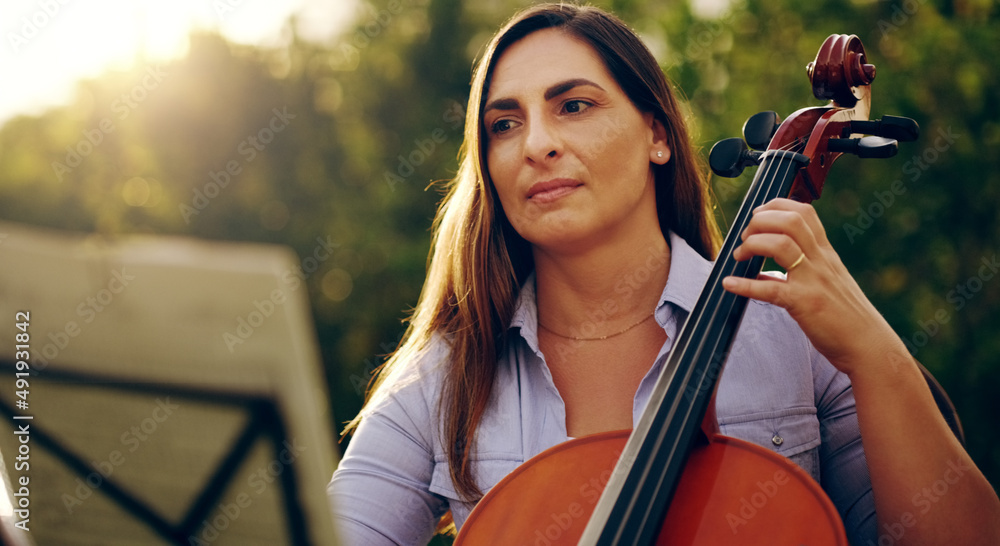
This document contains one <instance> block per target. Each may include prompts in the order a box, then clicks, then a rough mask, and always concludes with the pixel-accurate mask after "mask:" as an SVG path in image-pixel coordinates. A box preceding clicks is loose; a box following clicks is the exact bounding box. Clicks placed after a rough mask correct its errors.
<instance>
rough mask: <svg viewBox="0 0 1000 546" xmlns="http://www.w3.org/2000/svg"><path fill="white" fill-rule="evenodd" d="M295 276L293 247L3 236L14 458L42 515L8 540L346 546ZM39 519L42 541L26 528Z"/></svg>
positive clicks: (14, 228)
mask: <svg viewBox="0 0 1000 546" xmlns="http://www.w3.org/2000/svg"><path fill="white" fill-rule="evenodd" d="M297 266H298V259H297V257H296V256H295V255H294V253H292V252H291V251H290V250H288V249H286V248H284V247H278V246H271V245H258V244H232V243H217V242H206V241H199V240H191V239H182V238H167V237H153V236H131V237H127V238H124V239H121V240H118V241H108V240H106V239H103V238H100V237H96V236H85V235H72V234H63V233H56V232H48V231H45V230H40V229H35V228H28V227H25V226H20V225H15V224H4V223H0V454H2V455H3V463H4V464H3V467H4V470H6V473H7V476H6V479H7V480H8V487H9V488H10V491H11V492H12V493H13V496H12V497H10V499H11V501H12V503H13V508H14V509H15V510H18V509H19V508H21V507H23V506H25V504H24V503H25V502H27V510H29V512H27V513H25V512H20V513H19V512H17V511H15V512H14V514H6V515H4V517H3V520H4V523H5V524H6V525H5V526H6V527H7V529H8V530H9V531H11V533H12V534H13V535H14V536H15V537H17V539H25V538H27V539H28V540H30V541H33V542H35V543H37V544H185V545H190V544H199V545H207V544H212V545H216V544H334V543H336V542H335V540H334V530H333V523H332V517H331V512H330V509H329V505H328V500H327V497H326V494H325V485H326V483H327V482H328V481H329V478H330V475H331V473H332V471H333V468H334V467H335V466H336V461H337V459H336V451H335V449H334V441H333V438H332V432H331V426H332V419H331V416H330V415H329V404H328V400H327V394H326V390H325V387H324V385H325V381H324V378H323V374H322V370H321V366H320V361H319V357H318V350H317V344H316V340H315V334H314V329H313V324H312V320H311V316H310V313H309V305H308V299H307V294H306V289H305V285H304V283H302V282H301V279H300V278H299V277H298V276H297V275H296V271H297ZM22 311H23V312H28V313H30V315H28V316H24V315H21V316H20V317H18V316H17V313H18V312H22ZM24 329H27V332H28V334H29V336H28V342H27V343H19V339H18V337H17V336H18V334H20V333H23V332H22V330H24ZM23 339H25V337H24V336H21V338H20V340H23ZM17 345H22V346H23V345H28V346H29V347H28V352H29V354H30V358H29V359H27V361H26V362H27V363H28V364H29V365H30V368H31V375H30V376H22V377H20V379H26V380H27V385H25V384H24V383H23V382H22V384H21V385H18V384H17V379H18V377H17V376H16V373H17V371H18V370H17V367H18V365H19V364H18V361H20V360H24V359H23V356H24V354H23V353H20V354H19V353H17V350H18V347H17ZM21 348H22V349H23V347H21ZM20 366H21V367H23V366H24V365H23V364H21V365H20ZM20 387H24V388H20ZM25 429H26V430H27V432H23V431H24V430H25ZM25 437H27V439H26V440H24V438H25ZM22 444H24V445H26V446H27V453H26V454H25V449H26V448H25V447H22ZM24 463H28V466H25V465H24ZM24 478H27V480H28V485H27V486H23V485H21V484H22V482H21V480H22V479H24ZM22 487H25V489H21V488H22ZM19 493H20V495H19ZM25 499H27V500H25ZM25 515H27V516H29V520H28V522H27V523H26V524H25V523H22V527H23V526H27V527H28V528H29V529H30V530H29V531H28V532H27V533H25V532H23V531H21V530H20V529H18V528H17V527H13V528H12V525H16V524H17V522H19V521H22V520H23V517H22V516H25Z"/></svg>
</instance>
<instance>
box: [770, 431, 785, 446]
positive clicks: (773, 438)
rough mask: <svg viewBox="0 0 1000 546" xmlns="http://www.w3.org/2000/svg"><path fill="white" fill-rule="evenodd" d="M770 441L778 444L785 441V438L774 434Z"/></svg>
mask: <svg viewBox="0 0 1000 546" xmlns="http://www.w3.org/2000/svg"><path fill="white" fill-rule="evenodd" d="M771 443H772V444H774V445H776V446H780V445H781V444H783V443H785V439H784V438H782V437H781V436H778V435H777V434H775V435H774V436H771Z"/></svg>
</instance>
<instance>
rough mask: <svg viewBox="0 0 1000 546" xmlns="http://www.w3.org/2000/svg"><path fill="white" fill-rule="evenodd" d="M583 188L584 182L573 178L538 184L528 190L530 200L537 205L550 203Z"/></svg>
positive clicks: (556, 179) (555, 179)
mask: <svg viewBox="0 0 1000 546" xmlns="http://www.w3.org/2000/svg"><path fill="white" fill-rule="evenodd" d="M580 186H583V182H580V181H579V180H573V179H571V178H554V179H552V180H546V181H544V182H538V183H536V184H535V185H533V186H531V187H530V188H528V199H529V200H530V201H532V202H535V203H549V202H552V201H555V200H557V199H559V198H561V197H563V196H565V195H568V194H570V193H572V192H573V191H574V190H576V189H577V188H579V187H580Z"/></svg>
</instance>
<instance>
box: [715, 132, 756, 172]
mask: <svg viewBox="0 0 1000 546" xmlns="http://www.w3.org/2000/svg"><path fill="white" fill-rule="evenodd" d="M760 155H761V152H752V151H750V150H749V149H748V148H747V143H746V142H744V141H743V139H742V138H739V137H733V138H727V139H725V140H720V141H718V142H716V143H715V145H714V146H712V150H711V151H709V152H708V166H709V167H711V168H712V172H714V173H715V174H717V175H719V176H724V177H726V178H736V177H737V176H739V175H740V174H741V173H742V172H743V169H745V168H747V167H749V166H751V165H759V164H760Z"/></svg>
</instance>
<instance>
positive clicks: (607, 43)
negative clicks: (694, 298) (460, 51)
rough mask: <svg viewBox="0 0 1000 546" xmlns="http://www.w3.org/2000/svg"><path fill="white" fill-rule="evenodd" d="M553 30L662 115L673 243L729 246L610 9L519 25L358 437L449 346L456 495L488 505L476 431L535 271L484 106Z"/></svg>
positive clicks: (682, 140) (503, 35)
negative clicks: (433, 345) (402, 381)
mask: <svg viewBox="0 0 1000 546" xmlns="http://www.w3.org/2000/svg"><path fill="white" fill-rule="evenodd" d="M552 27H558V28H559V29H562V30H564V31H565V32H567V33H569V34H570V35H572V36H574V37H576V38H578V39H581V40H583V41H584V42H586V43H588V44H590V45H591V46H592V47H593V48H594V49H595V50H596V51H597V53H598V54H599V55H600V57H601V59H602V60H603V61H604V64H605V65H606V66H607V68H608V70H609V71H610V72H611V74H612V75H613V76H614V78H615V80H616V81H617V82H618V85H619V86H621V88H622V89H623V90H624V92H625V94H626V95H627V96H628V97H629V99H630V100H631V101H632V103H633V104H634V105H635V106H636V108H638V109H639V110H640V111H642V112H650V113H652V114H653V115H654V116H655V118H656V119H658V120H659V121H660V122H661V123H663V126H664V127H665V128H666V131H667V140H666V144H667V146H669V149H670V150H671V154H672V155H671V160H670V161H669V162H668V163H667V164H666V165H662V166H659V165H654V168H655V177H656V202H657V212H658V215H659V221H660V229H661V230H662V231H663V234H664V237H667V233H668V231H673V232H674V233H676V234H678V235H679V236H681V237H683V238H684V240H686V241H687V242H688V244H690V245H691V247H693V248H694V249H695V250H696V251H697V252H699V253H700V254H701V255H702V256H704V257H705V258H708V259H713V258H714V257H715V254H716V252H718V248H719V244H720V241H721V235H720V232H719V228H718V226H717V224H716V222H715V216H714V211H713V203H712V201H711V199H710V198H709V194H708V185H707V181H706V180H705V178H704V177H703V176H702V174H701V173H703V172H705V170H704V168H703V166H702V163H701V161H700V160H699V158H698V157H697V156H696V155H695V154H694V152H693V150H692V147H691V144H690V142H689V137H688V134H687V129H686V128H685V124H684V120H683V117H682V115H681V112H680V109H679V108H678V105H677V101H676V99H675V98H674V94H673V92H672V91H671V88H670V85H669V84H668V83H667V80H666V78H665V77H664V75H663V72H662V70H661V69H660V67H659V65H658V64H657V62H656V60H655V59H654V58H653V56H652V54H651V53H650V52H649V50H648V49H647V48H646V47H645V45H643V43H642V41H641V40H640V39H639V38H638V36H637V35H636V34H635V33H634V32H632V31H631V30H630V29H629V27H628V26H627V25H626V24H625V23H624V22H622V21H621V20H620V19H618V18H616V17H614V16H613V15H610V14H608V13H607V12H605V11H602V10H600V9H598V8H593V7H589V6H587V7H584V6H575V5H566V4H544V5H538V6H534V7H531V8H527V9H525V10H524V11H522V12H520V13H518V14H516V15H515V16H514V17H513V18H512V19H511V20H510V21H509V22H508V23H507V24H506V25H504V26H503V27H502V28H501V29H500V31H499V32H498V33H497V34H496V36H494V38H493V39H492V40H491V41H490V43H489V45H488V46H487V49H486V52H485V53H484V55H483V57H482V59H480V61H479V63H478V65H477V67H476V70H475V72H474V75H473V79H472V89H471V91H470V94H469V107H468V110H467V114H466V120H465V141H464V143H463V145H462V149H461V152H460V155H459V157H460V165H459V170H458V174H457V176H456V177H455V178H454V179H453V180H451V181H450V182H449V184H448V186H447V193H446V195H445V198H444V200H443V201H442V203H441V206H440V208H439V209H438V212H437V216H436V217H435V219H434V224H433V244H432V247H431V251H430V255H429V257H428V266H427V278H426V280H425V282H424V287H423V291H422V292H421V295H420V300H419V301H418V303H417V307H416V309H415V311H414V313H413V315H412V316H411V318H410V324H409V327H408V328H407V331H406V333H405V334H404V336H403V339H402V341H401V342H400V346H399V348H398V349H397V350H396V352H395V353H394V354H393V355H392V356H391V357H390V358H389V359H388V361H387V362H386V364H385V365H384V366H383V368H382V369H381V370H380V371H379V374H378V375H377V376H376V377H375V379H374V380H373V381H372V386H371V389H370V390H369V397H368V401H367V402H366V404H365V409H363V410H362V412H361V414H360V415H358V417H355V419H354V420H353V421H352V422H351V423H350V424H349V425H348V428H347V430H351V429H352V428H353V427H355V426H357V424H358V423H359V421H360V419H361V418H362V417H363V416H364V414H365V410H367V409H369V408H372V407H375V406H376V405H377V403H378V402H380V401H382V400H384V399H385V397H386V396H388V394H389V393H388V391H389V390H390V389H392V387H393V385H394V384H396V383H397V381H396V380H397V379H399V378H401V377H403V376H406V375H407V371H408V366H410V365H412V364H413V363H414V362H415V360H416V359H417V358H419V356H420V355H421V354H422V353H423V352H424V351H425V350H426V349H427V348H428V346H429V345H430V341H431V339H432V338H433V337H435V336H438V337H440V338H441V339H443V340H444V341H445V342H447V343H448V344H449V349H450V356H449V358H448V361H447V362H446V363H444V366H445V370H446V375H445V379H444V387H443V390H442V393H441V400H440V405H439V408H438V411H439V413H440V416H441V418H442V430H441V433H442V435H443V443H444V445H445V446H448V454H447V455H448V463H449V467H450V471H451V478H452V481H453V482H454V485H455V489H456V491H458V492H459V494H460V495H462V496H463V497H464V498H466V499H468V500H475V499H477V498H479V497H480V496H481V495H482V493H481V492H480V490H479V488H478V487H477V486H476V483H475V481H474V479H473V474H472V466H471V465H472V457H471V454H472V450H473V447H474V445H475V438H476V430H477V429H478V427H479V424H480V422H481V420H482V417H483V414H484V413H485V411H486V408H487V406H488V404H489V400H490V395H491V393H492V391H493V382H494V378H495V376H496V368H497V361H498V358H499V354H500V352H501V350H502V349H503V347H504V346H505V344H506V335H507V328H508V325H509V323H510V320H511V318H512V316H513V313H514V307H515V303H516V299H517V295H518V292H519V290H520V287H521V285H522V283H523V282H524V281H525V279H526V278H527V276H528V275H529V274H530V273H531V271H532V269H533V267H534V264H533V260H532V255H531V248H530V246H529V244H528V243H527V242H526V241H525V240H524V239H523V238H521V237H520V236H519V235H518V234H517V233H516V232H515V231H514V230H513V228H511V226H510V223H509V222H508V220H507V218H506V216H505V215H504V212H503V209H502V208H501V206H500V202H499V199H498V197H497V195H496V190H495V189H494V188H493V184H492V182H491V181H490V180H489V175H488V170H487V169H486V164H485V149H484V145H485V141H486V139H485V138H484V135H483V131H484V128H483V127H482V126H481V125H482V121H481V116H482V108H483V102H484V99H485V97H486V94H487V91H488V89H489V83H490V78H491V76H492V72H493V67H494V65H495V64H496V61H497V59H498V58H499V57H500V55H502V54H503V52H504V51H505V50H506V49H507V48H508V47H509V46H510V45H511V44H513V43H514V42H516V41H518V40H520V39H521V38H524V37H525V36H527V35H528V34H531V33H532V32H535V31H537V30H541V29H546V28H552Z"/></svg>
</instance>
